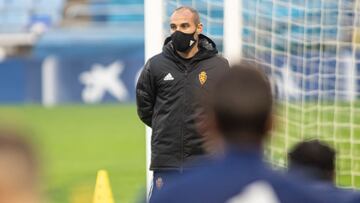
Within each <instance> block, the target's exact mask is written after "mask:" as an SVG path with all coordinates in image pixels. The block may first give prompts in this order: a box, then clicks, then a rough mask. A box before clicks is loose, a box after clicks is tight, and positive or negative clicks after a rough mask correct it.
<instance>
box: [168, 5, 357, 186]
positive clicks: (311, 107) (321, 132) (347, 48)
mask: <svg viewBox="0 0 360 203" xmlns="http://www.w3.org/2000/svg"><path fill="white" fill-rule="evenodd" d="M181 5H187V6H192V7H194V8H196V9H198V11H199V12H200V17H201V21H202V23H203V24H204V29H205V30H204V34H205V35H208V36H209V37H210V38H212V39H214V41H215V42H216V43H217V45H218V48H219V50H220V51H222V50H223V45H224V44H223V42H224V34H223V33H224V24H225V23H224V1H223V0H164V4H163V6H164V11H165V12H164V13H165V14H166V17H165V18H164V19H165V20H164V22H163V23H164V26H163V28H164V33H165V35H166V34H169V29H168V28H169V26H168V19H169V17H170V15H171V12H172V11H173V10H174V9H175V8H176V7H178V6H181ZM358 11H359V6H358V3H357V1H356V0H306V1H304V0H251V1H242V3H240V6H239V8H238V12H240V15H239V16H241V26H240V30H239V37H241V40H240V42H241V43H240V44H239V48H240V49H241V53H242V57H243V58H244V59H246V60H250V61H256V62H258V63H260V64H262V65H263V67H264V69H265V71H266V72H267V73H268V75H269V77H270V78H271V81H272V83H273V91H274V94H275V97H276V100H277V103H278V108H277V110H276V124H277V125H276V128H275V129H274V132H273V136H272V137H271V139H270V140H269V145H268V146H269V147H268V148H267V150H266V155H267V156H268V158H269V160H270V161H271V162H272V163H274V164H275V165H277V166H286V162H287V160H286V152H287V151H288V150H289V149H291V147H292V146H293V145H294V144H295V143H297V142H299V141H301V140H303V139H307V138H319V139H321V140H323V141H325V142H327V143H329V144H330V145H332V146H333V147H335V148H336V149H337V152H338V153H337V163H336V167H337V177H336V181H337V183H338V184H339V185H340V186H344V187H360V102H358V101H357V98H358V94H359V91H360V88H359V84H360V83H359V82H360V80H359V74H360V63H359V59H360V49H359V47H358V43H359V42H360V35H359V34H358V33H359V32H358V27H359V25H360V22H359V12H358ZM226 20H231V19H226ZM235 22H236V21H235ZM230 41H231V40H230Z"/></svg>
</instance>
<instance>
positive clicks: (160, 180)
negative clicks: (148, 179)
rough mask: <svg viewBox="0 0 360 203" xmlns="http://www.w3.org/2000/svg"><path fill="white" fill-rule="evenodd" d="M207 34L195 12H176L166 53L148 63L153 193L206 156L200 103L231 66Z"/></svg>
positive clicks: (143, 93) (144, 81)
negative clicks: (199, 127)
mask: <svg viewBox="0 0 360 203" xmlns="http://www.w3.org/2000/svg"><path fill="white" fill-rule="evenodd" d="M202 31H203V25H202V23H201V22H200V16H199V13H198V12H197V11H196V10H195V9H193V8H191V7H179V8H177V9H175V11H174V12H173V13H172V15H171V18H170V32H171V36H169V37H168V38H167V39H166V40H165V43H164V47H163V51H162V53H160V54H158V55H156V56H154V57H152V58H151V59H149V60H148V61H147V62H146V64H145V66H144V69H143V70H142V73H141V75H140V78H139V80H138V83H137V87H136V102H137V112H138V115H139V117H140V119H141V120H142V121H143V122H144V123H145V124H146V125H147V126H149V127H151V128H152V137H151V164H150V170H152V171H154V177H153V186H152V193H154V192H156V191H157V190H160V189H162V188H164V187H166V185H167V184H168V183H169V182H171V180H172V179H173V177H174V176H176V175H180V174H183V173H184V171H188V170H191V169H192V168H193V167H194V166H190V165H188V163H189V162H192V161H193V160H196V159H199V158H201V157H203V156H204V155H205V150H204V148H203V137H202V136H201V135H200V134H199V133H198V132H197V129H196V126H195V123H196V122H195V118H196V116H195V114H196V110H197V108H198V106H199V103H200V102H199V99H198V98H199V97H201V96H199V95H206V94H207V93H208V92H209V90H210V89H211V88H212V86H213V85H214V84H215V82H216V81H217V79H218V78H219V77H221V75H223V74H224V72H226V70H228V69H229V65H228V62H227V60H226V59H224V58H223V57H221V56H220V55H219V54H218V50H217V48H216V45H215V43H214V42H213V41H212V40H211V39H210V38H208V37H206V36H205V35H203V34H201V33H202Z"/></svg>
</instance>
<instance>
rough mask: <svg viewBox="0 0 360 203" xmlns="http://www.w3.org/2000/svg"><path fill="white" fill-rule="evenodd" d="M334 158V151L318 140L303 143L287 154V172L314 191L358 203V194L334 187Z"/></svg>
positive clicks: (359, 199) (359, 195)
mask: <svg viewBox="0 0 360 203" xmlns="http://www.w3.org/2000/svg"><path fill="white" fill-rule="evenodd" d="M335 158H336V152H335V150H334V149H333V148H331V147H330V146H328V145H326V144H325V143H322V142H320V141H319V140H307V141H303V142H300V143H298V144H297V145H295V146H294V147H293V149H292V150H291V151H290V152H289V153H288V161H289V169H288V170H289V173H290V174H291V175H295V176H298V177H300V178H303V179H305V180H306V181H308V182H309V186H310V187H312V188H313V189H314V190H319V191H322V192H324V193H327V194H328V195H329V196H334V198H337V199H341V200H342V202H350V201H351V200H352V201H354V202H356V200H357V201H359V202H360V193H359V192H356V191H354V190H351V189H340V188H337V187H336V186H335Z"/></svg>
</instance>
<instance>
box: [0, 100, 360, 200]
mask: <svg viewBox="0 0 360 203" xmlns="http://www.w3.org/2000/svg"><path fill="white" fill-rule="evenodd" d="M359 107H360V105H359V104H353V106H352V108H349V105H348V104H338V105H337V106H334V105H331V104H324V105H321V106H319V105H318V104H308V105H302V106H300V105H297V104H294V105H286V106H285V105H280V107H279V108H278V109H277V115H278V116H277V118H276V120H277V123H278V127H277V128H276V129H275V132H276V133H274V135H273V138H272V139H271V142H270V145H271V147H270V148H268V150H267V152H268V153H266V154H267V155H268V156H269V157H270V159H271V160H272V161H274V162H275V163H280V162H281V163H280V165H281V164H283V163H285V162H286V159H285V150H287V149H289V148H290V147H291V146H292V145H293V144H294V143H296V142H298V141H299V140H301V139H304V138H307V137H314V136H317V135H320V136H318V137H320V138H321V139H322V140H325V141H327V142H329V143H330V144H331V145H333V146H335V147H336V148H337V150H338V151H339V156H340V158H339V159H338V161H337V172H338V174H337V182H338V183H339V184H340V185H342V186H357V187H360V178H359V175H360V174H359V173H358V172H359V171H360V161H358V160H357V159H356V157H360V144H359V143H360V128H359V126H357V124H360V111H358V110H357V109H359ZM284 115H287V116H288V119H286V120H284V119H283V118H284ZM0 121H3V122H4V121H5V122H9V121H10V122H13V123H17V124H18V125H20V126H25V127H26V128H27V129H30V130H31V131H33V134H32V135H31V136H32V138H33V141H34V143H35V145H36V146H37V147H38V149H39V152H40V154H41V156H42V163H43V167H42V168H43V170H44V175H43V182H44V188H45V191H46V194H47V197H48V199H49V202H50V203H66V202H69V203H88V202H91V200H92V195H93V190H94V187H95V180H96V173H97V171H98V170H99V169H106V170H108V172H109V176H110V182H111V186H112V190H113V194H114V197H115V201H116V202H125V203H127V202H135V201H136V200H139V198H140V199H141V198H143V197H144V195H145V136H144V132H145V128H144V125H143V124H142V123H141V122H140V120H139V119H138V118H137V114H136V108H135V105H133V104H127V105H94V106H87V105H69V106H59V107H54V108H44V107H41V106H35V105H25V106H0ZM319 122H320V123H322V124H321V125H317V123H319ZM0 123H1V122H0ZM349 123H352V125H350V126H349ZM286 134H289V135H291V136H285V135H286ZM350 140H352V141H353V142H351V143H350ZM354 157H355V158H354Z"/></svg>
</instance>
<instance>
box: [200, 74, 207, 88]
mask: <svg viewBox="0 0 360 203" xmlns="http://www.w3.org/2000/svg"><path fill="white" fill-rule="evenodd" d="M206 80H207V74H206V72H205V71H201V73H200V74H199V81H200V84H201V85H204V84H205V82H206Z"/></svg>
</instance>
